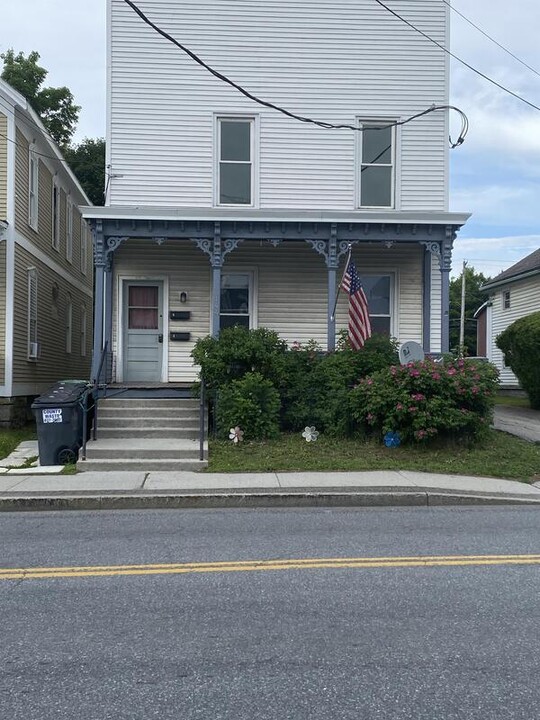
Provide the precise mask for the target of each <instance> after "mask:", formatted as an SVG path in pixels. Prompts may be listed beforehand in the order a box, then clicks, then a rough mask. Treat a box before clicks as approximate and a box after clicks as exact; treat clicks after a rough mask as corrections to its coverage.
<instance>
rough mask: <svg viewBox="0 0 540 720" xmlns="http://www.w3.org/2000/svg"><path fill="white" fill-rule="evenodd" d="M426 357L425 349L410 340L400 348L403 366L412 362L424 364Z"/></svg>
mask: <svg viewBox="0 0 540 720" xmlns="http://www.w3.org/2000/svg"><path fill="white" fill-rule="evenodd" d="M425 357H426V354H425V352H424V349H423V347H422V346H421V345H420V344H419V343H417V342H413V341H412V340H409V342H406V343H403V345H402V346H401V347H400V348H399V362H400V363H401V364H402V365H407V363H411V362H422V360H424V359H425Z"/></svg>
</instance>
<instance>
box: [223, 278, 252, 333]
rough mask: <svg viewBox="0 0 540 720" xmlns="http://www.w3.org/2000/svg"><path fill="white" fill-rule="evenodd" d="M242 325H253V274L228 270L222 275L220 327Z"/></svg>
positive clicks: (248, 326)
mask: <svg viewBox="0 0 540 720" xmlns="http://www.w3.org/2000/svg"><path fill="white" fill-rule="evenodd" d="M235 325H242V326H243V327H246V328H250V327H253V325H254V323H253V274H252V273H249V272H246V273H243V272H227V273H225V272H224V273H222V275H221V314H220V320H219V329H220V330H223V329H224V328H228V327H233V326H235Z"/></svg>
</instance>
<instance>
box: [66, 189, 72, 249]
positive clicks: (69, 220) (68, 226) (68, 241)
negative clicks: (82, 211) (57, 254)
mask: <svg viewBox="0 0 540 720" xmlns="http://www.w3.org/2000/svg"><path fill="white" fill-rule="evenodd" d="M66 260H67V261H68V262H73V200H72V199H71V197H70V196H69V195H68V197H67V199H66Z"/></svg>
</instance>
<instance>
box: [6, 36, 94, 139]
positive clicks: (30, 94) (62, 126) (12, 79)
mask: <svg viewBox="0 0 540 720" xmlns="http://www.w3.org/2000/svg"><path fill="white" fill-rule="evenodd" d="M0 58H2V60H3V61H4V68H3V70H2V74H1V75H0V77H1V78H2V80H5V81H6V82H7V83H9V84H10V85H11V86H12V87H13V88H15V90H18V91H19V92H20V93H21V94H22V95H24V97H25V98H26V99H27V100H28V102H29V103H30V104H31V105H32V107H33V108H34V110H35V111H36V112H37V114H38V115H39V116H40V118H41V120H42V121H43V124H44V125H45V127H46V128H47V130H48V131H49V133H50V135H51V137H52V138H53V140H55V141H56V142H57V143H58V145H60V147H61V148H63V149H64V148H65V147H67V145H68V144H69V142H70V140H71V138H72V136H73V133H74V132H75V127H76V125H77V121H78V119H79V110H80V109H81V108H80V107H79V106H78V105H75V102H74V97H73V95H72V93H71V91H70V90H69V88H67V87H56V88H54V87H42V85H43V83H44V82H45V78H46V77H47V70H45V68H42V67H41V66H40V65H38V60H39V53H38V52H36V51H35V50H34V51H32V52H31V53H29V55H28V57H25V55H24V53H22V52H20V53H18V54H17V55H15V52H14V50H13V48H11V49H9V50H6V52H5V53H2V54H0Z"/></svg>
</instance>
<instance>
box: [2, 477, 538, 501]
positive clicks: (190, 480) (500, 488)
mask: <svg viewBox="0 0 540 720" xmlns="http://www.w3.org/2000/svg"><path fill="white" fill-rule="evenodd" d="M504 503H513V504H527V505H531V504H534V505H538V507H539V508H540V485H539V486H534V485H527V484H525V483H520V482H516V481H512V480H503V479H497V478H482V477H465V476H461V475H438V474H433V473H422V472H409V471H399V472H398V471H377V472H336V473H324V472H323V473H314V472H310V473H253V474H235V473H228V474H221V473H220V474H217V473H197V472H150V473H143V472H114V473H111V472H101V473H99V472H95V473H94V472H88V473H80V474H78V475H24V474H20V475H8V474H6V475H1V476H0V511H2V510H4V511H8V510H38V509H40V510H54V509H58V510H64V509H75V510H97V509H137V508H218V507H219V508H224V507H237V508H247V507H309V506H331V507H340V506H342V507H347V506H349V507H350V506H357V507H384V506H405V505H409V506H436V505H471V504H504Z"/></svg>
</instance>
